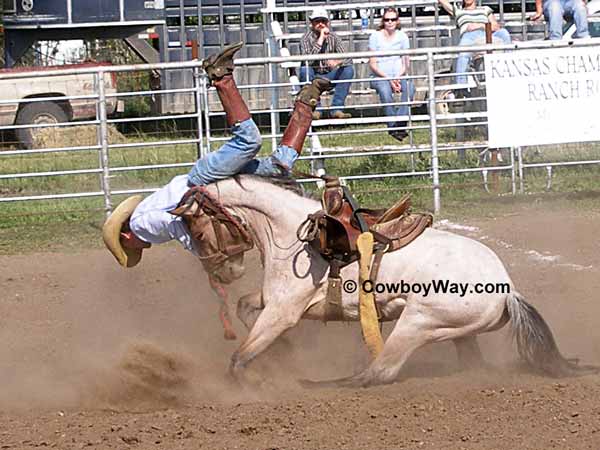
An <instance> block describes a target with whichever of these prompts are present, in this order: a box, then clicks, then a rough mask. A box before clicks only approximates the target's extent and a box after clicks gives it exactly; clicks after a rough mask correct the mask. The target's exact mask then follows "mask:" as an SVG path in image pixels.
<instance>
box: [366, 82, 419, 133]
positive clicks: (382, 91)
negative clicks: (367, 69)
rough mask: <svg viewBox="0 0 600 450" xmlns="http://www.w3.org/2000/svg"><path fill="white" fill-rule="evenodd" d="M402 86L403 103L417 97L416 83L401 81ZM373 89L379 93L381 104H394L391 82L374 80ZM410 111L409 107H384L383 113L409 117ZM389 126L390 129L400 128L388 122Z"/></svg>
mask: <svg viewBox="0 0 600 450" xmlns="http://www.w3.org/2000/svg"><path fill="white" fill-rule="evenodd" d="M400 85H401V86H402V92H401V94H400V101H401V102H402V103H405V102H409V101H411V100H412V99H413V98H414V96H415V85H414V83H413V82H412V81H411V80H400ZM371 88H373V89H375V90H376V91H377V94H379V100H380V101H381V103H394V92H393V91H392V85H391V84H390V82H389V80H373V81H371ZM409 110H410V107H409V105H388V106H384V107H383V112H384V113H385V115H386V116H407V115H408V113H409ZM387 125H388V127H390V128H392V127H397V126H399V125H398V124H397V123H396V122H388V124H387Z"/></svg>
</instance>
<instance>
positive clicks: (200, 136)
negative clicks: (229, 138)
mask: <svg viewBox="0 0 600 450" xmlns="http://www.w3.org/2000/svg"><path fill="white" fill-rule="evenodd" d="M201 86H202V80H201V79H200V68H199V67H198V66H196V67H194V96H195V98H196V131H197V132H198V143H197V147H198V158H202V157H203V156H204V155H205V154H206V152H205V151H204V136H203V133H204V128H203V127H202V93H201V92H200V89H201Z"/></svg>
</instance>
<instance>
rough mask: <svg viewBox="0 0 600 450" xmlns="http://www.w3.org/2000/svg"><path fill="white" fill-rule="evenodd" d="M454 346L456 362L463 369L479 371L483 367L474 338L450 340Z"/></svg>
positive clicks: (481, 357)
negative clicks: (456, 356)
mask: <svg viewBox="0 0 600 450" xmlns="http://www.w3.org/2000/svg"><path fill="white" fill-rule="evenodd" d="M452 342H454V345H455V346H456V353H457V355H458V361H459V363H460V365H461V367H462V368H463V369H479V368H482V367H484V366H485V361H484V360H483V356H482V355H481V349H480V348H479V343H478V342H477V337H476V336H464V337H459V338H455V339H453V340H452Z"/></svg>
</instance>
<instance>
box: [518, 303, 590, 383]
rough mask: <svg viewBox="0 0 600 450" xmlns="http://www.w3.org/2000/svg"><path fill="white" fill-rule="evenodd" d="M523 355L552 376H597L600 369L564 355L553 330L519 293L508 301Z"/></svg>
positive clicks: (533, 367)
mask: <svg viewBox="0 0 600 450" xmlns="http://www.w3.org/2000/svg"><path fill="white" fill-rule="evenodd" d="M506 310H507V312H508V316H509V317H510V323H511V325H512V329H513V335H514V337H515V340H516V341H517V348H518V350H519V355H520V356H521V358H523V359H524V360H525V361H526V362H527V364H529V366H530V367H531V368H532V369H534V370H536V371H539V372H542V373H544V374H545V375H549V376H552V377H564V376H572V375H585V374H589V373H597V372H598V371H599V370H600V368H598V367H594V366H584V365H579V364H577V361H576V360H569V359H566V358H565V357H564V356H562V355H561V353H560V351H559V350H558V346H557V345H556V341H555V340H554V336H553V335H552V331H551V330H550V327H549V326H548V324H547V323H546V321H545V320H544V318H543V317H542V315H541V314H540V313H539V312H538V311H537V310H536V309H535V308H534V307H533V306H531V305H530V304H529V303H527V302H526V301H525V299H524V298H523V297H522V296H521V294H519V293H517V292H511V293H510V294H509V295H508V297H507V299H506Z"/></svg>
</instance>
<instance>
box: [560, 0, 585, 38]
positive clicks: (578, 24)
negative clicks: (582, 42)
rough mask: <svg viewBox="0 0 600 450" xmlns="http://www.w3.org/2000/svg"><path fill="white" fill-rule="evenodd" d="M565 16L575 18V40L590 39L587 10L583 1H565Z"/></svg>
mask: <svg viewBox="0 0 600 450" xmlns="http://www.w3.org/2000/svg"><path fill="white" fill-rule="evenodd" d="M563 4H564V10H565V14H566V15H567V16H568V17H572V18H573V22H575V28H576V32H575V34H574V35H573V37H574V38H589V37H590V32H589V31H588V17H587V8H586V6H585V4H584V3H583V1H582V0H565V1H564V3H563Z"/></svg>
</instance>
